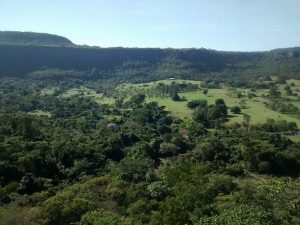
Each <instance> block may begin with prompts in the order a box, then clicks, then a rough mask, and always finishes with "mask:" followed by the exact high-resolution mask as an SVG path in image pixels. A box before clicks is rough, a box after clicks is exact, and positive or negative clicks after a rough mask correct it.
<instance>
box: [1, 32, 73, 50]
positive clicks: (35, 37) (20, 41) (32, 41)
mask: <svg viewBox="0 0 300 225" xmlns="http://www.w3.org/2000/svg"><path fill="white" fill-rule="evenodd" d="M0 44H1V45H38V46H73V45H74V44H73V43H72V42H71V41H70V40H69V39H67V38H65V37H62V36H58V35H53V34H45V33H33V32H18V31H0Z"/></svg>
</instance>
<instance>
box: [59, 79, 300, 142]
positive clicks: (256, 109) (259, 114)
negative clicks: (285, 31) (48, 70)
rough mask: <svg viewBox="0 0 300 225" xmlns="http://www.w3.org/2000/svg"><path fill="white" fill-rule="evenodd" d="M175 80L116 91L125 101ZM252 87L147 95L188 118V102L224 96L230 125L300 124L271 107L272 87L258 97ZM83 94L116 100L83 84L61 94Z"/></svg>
mask: <svg viewBox="0 0 300 225" xmlns="http://www.w3.org/2000/svg"><path fill="white" fill-rule="evenodd" d="M172 82H174V81H173V80H161V81H155V82H150V83H141V84H122V85H119V86H118V87H117V88H116V90H118V93H119V95H121V96H123V97H124V96H126V97H125V101H126V100H128V99H129V98H130V96H132V95H133V94H135V93H147V90H148V89H150V88H151V87H153V86H154V85H157V84H158V83H164V84H166V85H168V84H171V83H172ZM175 82H177V83H192V84H197V85H199V86H200V84H201V81H190V80H176V81H175ZM287 83H289V84H291V83H294V84H295V86H293V87H292V90H293V92H294V93H297V94H298V95H300V81H298V80H289V81H287ZM278 89H279V90H280V91H281V92H282V93H284V85H279V87H278ZM237 92H240V93H242V97H237V96H236V94H235V93H237ZM250 92H251V90H250V89H242V88H237V89H236V88H232V87H227V86H222V87H220V88H212V89H209V90H208V93H207V94H204V93H203V90H201V88H199V90H196V91H188V92H182V93H179V96H180V98H181V99H182V101H173V100H172V99H171V98H161V97H149V96H147V94H146V102H151V101H155V102H157V103H158V104H159V105H160V106H165V109H166V110H167V111H169V112H170V113H171V115H172V116H175V117H178V118H181V119H183V118H188V117H192V115H193V110H191V109H189V108H188V107H187V106H186V105H187V102H188V101H191V100H197V99H206V100H207V101H208V103H209V104H214V102H215V100H216V99H219V98H222V99H224V101H225V103H226V105H227V107H228V109H229V110H228V113H229V117H228V118H229V120H228V122H227V124H228V125H230V124H234V123H242V121H243V116H244V114H248V115H250V116H251V119H250V124H259V123H264V122H266V120H267V119H274V120H286V121H291V122H295V123H297V125H298V127H300V117H299V115H295V114H282V113H280V112H277V111H274V110H272V109H270V108H268V107H267V106H266V105H265V103H267V102H268V99H267V98H265V96H266V95H267V94H268V89H257V90H256V91H255V92H254V94H255V97H252V98H248V97H247V95H248V93H250ZM76 94H81V95H84V96H89V97H92V98H94V99H95V101H96V102H98V103H99V104H110V105H111V104H114V102H115V99H114V98H112V97H107V96H104V94H103V93H99V94H98V93H96V92H95V90H93V89H89V88H86V87H84V86H81V87H79V88H72V89H69V90H67V91H66V92H64V93H63V94H62V95H61V97H69V96H72V95H76ZM291 99H292V103H293V104H294V105H296V106H297V107H300V101H299V98H298V97H297V96H296V97H294V96H293V97H291ZM233 106H239V107H241V108H242V111H241V113H240V114H233V113H231V112H230V108H231V107H233ZM291 138H292V139H296V140H300V135H296V136H292V137H291Z"/></svg>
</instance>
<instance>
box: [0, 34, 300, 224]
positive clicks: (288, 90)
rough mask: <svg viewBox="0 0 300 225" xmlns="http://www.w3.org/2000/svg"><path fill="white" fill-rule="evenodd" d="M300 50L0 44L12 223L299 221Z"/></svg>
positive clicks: (4, 218)
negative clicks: (263, 115)
mask: <svg viewBox="0 0 300 225" xmlns="http://www.w3.org/2000/svg"><path fill="white" fill-rule="evenodd" d="M1 35H3V34H1V33H0V36H1ZM40 38H41V39H43V38H44V37H41V36H37V40H38V41H37V42H36V43H40V41H39V40H40ZM0 39H1V38H0ZM298 51H299V50H298V49H282V50H274V51H270V52H257V53H237V52H219V51H213V50H206V49H180V50H178V49H126V48H110V49H101V48H89V47H83V46H73V47H49V46H48V47H46V46H29V45H27V44H24V45H20V46H18V45H1V46H0V73H1V78H0V224H1V225H2V224H3V225H15V224H20V225H39V224H43V225H71V224H72V225H73V224H78V225H100V224H101V225H122V224H124V225H125V224H128V225H129V224H132V225H141V224H149V225H184V224H189V225H253V224H256V225H273V224H276V225H277V224H278V225H288V224H300V178H299V175H300V151H299V149H300V142H299V141H297V140H292V139H291V138H290V137H297V135H299V129H298V121H299V120H300V119H299V115H300V114H299V112H300V111H299V108H298V105H299V97H298V93H300V92H299V91H300V89H299V88H300V85H299V82H298V81H299V78H300V77H299V76H300V58H299V54H298V53H297V52H298ZM170 78H171V79H170ZM291 78H293V79H292V80H291ZM297 78H298V79H297ZM164 79H167V81H161V80H164ZM178 79H184V80H183V81H180V80H178ZM150 81H155V82H153V83H142V82H150ZM198 81H199V82H198ZM125 82H126V84H125ZM128 83H130V84H128ZM225 90H226V91H230V96H229V95H225V94H223V92H222V91H224V93H227V92H225ZM215 93H221V97H220V96H219V95H216V94H215ZM214 94H215V96H213V95H214ZM191 95H192V96H194V97H195V99H192V98H191V99H189V98H188V96H191ZM194 97H193V98H194ZM236 101H237V102H238V103H239V104H238V105H232V104H235V103H236ZM259 101H261V107H264V108H263V110H265V111H266V110H269V111H267V112H270V115H275V116H273V117H274V118H275V119H272V118H271V119H268V120H266V121H264V122H262V123H256V122H254V121H251V118H254V113H255V112H253V115H252V114H249V112H251V110H249V108H250V107H251V105H250V103H251V104H259V103H260V102H259ZM166 102H171V104H169V105H168V104H166ZM164 104H165V105H164ZM175 104H178V105H179V104H180V106H181V107H183V109H184V113H188V114H183V116H176V115H174V114H172V111H171V110H167V106H169V107H170V105H175ZM247 104H248V105H247ZM282 104H284V105H282ZM259 106H260V105H259ZM286 106H289V107H286ZM250 109H251V108H250ZM247 110H249V111H247ZM255 110H258V109H255ZM246 112H247V113H246ZM277 115H280V116H281V117H278V116H277ZM238 116H240V117H238ZM251 116H252V117H251ZM268 116H269V115H268ZM284 116H285V117H284ZM234 118H242V121H241V122H234V123H230V120H232V119H234ZM282 118H291V120H290V121H287V120H283V119H282ZM295 121H296V122H295Z"/></svg>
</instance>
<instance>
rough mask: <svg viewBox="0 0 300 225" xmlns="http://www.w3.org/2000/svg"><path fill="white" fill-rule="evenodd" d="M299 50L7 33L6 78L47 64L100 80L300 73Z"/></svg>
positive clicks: (1, 67)
mask: <svg viewBox="0 0 300 225" xmlns="http://www.w3.org/2000/svg"><path fill="white" fill-rule="evenodd" d="M1 43H2V44H1ZM26 43H27V44H26ZM299 53H300V51H299V48H289V49H277V50H273V51H269V52H224V51H215V50H208V49H155V48H149V49H145V48H144V49H143V48H95V47H83V46H76V45H73V44H72V42H71V41H69V40H68V39H66V38H63V37H59V36H55V35H48V34H35V33H20V32H1V33H0V76H25V75H27V74H28V73H31V72H33V71H39V70H41V68H43V69H42V70H44V69H45V68H55V69H59V70H75V71H81V72H88V73H91V71H92V73H93V76H98V78H117V79H123V80H139V81H146V80H154V79H162V78H168V77H176V78H185V79H200V78H201V79H203V78H207V77H211V76H215V77H216V76H217V77H221V78H226V77H228V76H231V77H232V76H234V77H249V76H251V77H253V76H261V75H282V76H290V77H299V75H300V57H299ZM41 74H44V73H41Z"/></svg>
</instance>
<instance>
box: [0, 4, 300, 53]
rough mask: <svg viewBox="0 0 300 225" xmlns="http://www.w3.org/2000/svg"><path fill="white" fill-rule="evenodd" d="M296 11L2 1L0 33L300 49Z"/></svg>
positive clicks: (92, 41) (79, 40)
mask: <svg viewBox="0 0 300 225" xmlns="http://www.w3.org/2000/svg"><path fill="white" fill-rule="evenodd" d="M299 11H300V3H299V1H297V0H285V1H280V0H273V1H271V0H261V1H258V0H254V1H251V2H241V1H238V0H225V1H218V0H213V1H209V2H206V1H195V0H191V1H188V2H186V1H183V0H174V1H167V0H162V1H161V2H159V1H158V0H153V1H149V0H148V1H147V0H139V1H138V0H133V1H121V0H119V1H118V0H112V1H95V0H88V1H83V0H74V1H70V0H66V1H63V2H62V1H58V0H53V1H43V2H41V1H38V0H28V1H26V2H19V1H17V0H0V13H1V16H0V17H1V21H0V30H6V31H30V32H40V33H50V34H56V35H61V36H64V37H66V38H68V39H70V40H71V41H72V42H74V43H75V44H79V45H83V44H86V45H89V46H99V47H139V48H147V47H150V48H156V47H158V48H207V49H215V50H224V51H264V50H271V49H276V48H285V47H296V46H300V29H299V25H298V21H300V14H299ZM16 12H17V13H16Z"/></svg>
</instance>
